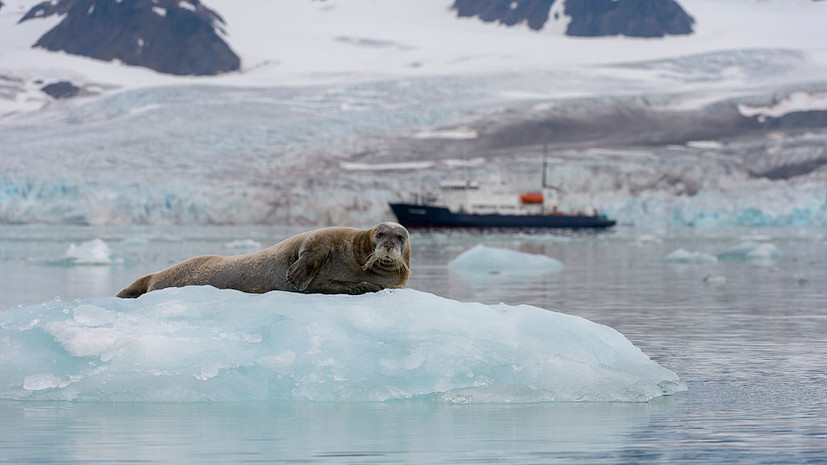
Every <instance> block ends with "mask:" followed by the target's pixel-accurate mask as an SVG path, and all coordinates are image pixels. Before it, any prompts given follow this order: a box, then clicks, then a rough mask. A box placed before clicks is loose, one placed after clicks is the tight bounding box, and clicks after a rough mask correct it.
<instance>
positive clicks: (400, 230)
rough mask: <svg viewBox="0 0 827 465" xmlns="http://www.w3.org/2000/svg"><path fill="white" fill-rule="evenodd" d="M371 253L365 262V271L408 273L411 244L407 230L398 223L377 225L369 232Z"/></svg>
mask: <svg viewBox="0 0 827 465" xmlns="http://www.w3.org/2000/svg"><path fill="white" fill-rule="evenodd" d="M370 242H371V244H372V246H373V247H372V249H373V250H372V252H371V254H370V255H369V256H368V258H367V261H366V262H365V266H364V268H365V270H367V269H370V268H373V269H377V268H378V269H381V270H386V271H397V270H401V269H404V270H406V271H408V272H410V269H411V268H410V267H411V265H410V263H411V242H410V238H409V237H408V230H407V229H405V227H404V226H402V225H401V224H399V223H392V222H385V223H379V224H377V225H376V226H374V227H373V228H371V230H370Z"/></svg>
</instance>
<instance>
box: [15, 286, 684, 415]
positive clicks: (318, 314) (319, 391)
mask: <svg viewBox="0 0 827 465" xmlns="http://www.w3.org/2000/svg"><path fill="white" fill-rule="evenodd" d="M685 389H686V387H685V384H684V383H683V382H682V381H681V380H679V379H678V376H677V375H676V374H675V373H674V372H672V371H670V370H668V369H666V368H663V367H662V366H660V365H658V364H657V363H656V362H654V361H652V360H650V359H649V357H647V356H646V354H644V353H643V352H642V351H641V350H640V349H638V348H637V347H635V346H634V345H633V344H632V343H631V342H630V341H629V340H628V339H626V338H625V337H624V336H623V335H622V334H620V333H619V332H617V331H615V330H614V329H612V328H609V327H607V326H603V325H599V324H596V323H593V322H591V321H588V320H586V319H583V318H580V317H575V316H569V315H565V314H562V313H557V312H553V311H548V310H544V309H541V308H537V307H532V306H527V305H520V306H508V305H504V304H500V305H484V304H480V303H473V302H465V303H463V302H457V301H453V300H449V299H445V298H442V297H439V296H436V295H433V294H429V293H425V292H421V291H417V290H414V289H404V290H386V291H381V292H378V293H374V294H366V295H363V296H342V295H332V296H328V295H303V294H295V293H287V292H279V291H276V292H271V293H268V294H263V295H253V294H244V293H241V292H238V291H232V290H218V289H215V288H211V287H187V288H173V289H165V290H162V291H156V292H151V293H149V294H146V295H144V296H142V297H141V298H139V299H135V300H129V299H126V300H123V299H118V298H114V297H103V298H93V299H83V300H76V301H71V302H65V301H61V300H54V301H50V302H44V303H42V304H38V305H33V306H25V307H23V306H21V307H16V308H12V309H9V310H7V311H4V312H0V399H14V400H27V401H46V400H51V401H54V400H61V401H107V402H109V401H117V402H247V401H314V402H316V401H319V402H383V401H392V400H400V399H426V400H431V401H434V402H443V403H527V402H551V401H558V402H575V401H577V402H604V401H606V402H608V401H611V402H646V401H649V400H651V399H654V398H656V397H659V396H664V395H671V394H673V393H676V392H679V391H682V390H685Z"/></svg>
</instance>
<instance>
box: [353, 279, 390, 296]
mask: <svg viewBox="0 0 827 465" xmlns="http://www.w3.org/2000/svg"><path fill="white" fill-rule="evenodd" d="M382 289H384V288H383V287H382V286H379V285H377V284H373V283H369V282H363V283H359V284H357V285H355V286H353V287H351V288H350V293H351V294H353V295H359V294H366V293H368V292H379V291H381V290H382Z"/></svg>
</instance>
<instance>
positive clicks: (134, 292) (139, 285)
mask: <svg viewBox="0 0 827 465" xmlns="http://www.w3.org/2000/svg"><path fill="white" fill-rule="evenodd" d="M150 279H152V275H151V274H149V275H146V276H144V277H143V278H138V279H137V280H135V282H134V283H132V284H130V285H129V286H127V287H125V288H124V289H123V290H122V291H121V292H118V293H117V294H116V295H115V297H120V298H122V299H136V298H138V297H140V296H142V295H144V294H146V293H147V292H148V291H149V280H150Z"/></svg>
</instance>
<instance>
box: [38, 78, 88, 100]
mask: <svg viewBox="0 0 827 465" xmlns="http://www.w3.org/2000/svg"><path fill="white" fill-rule="evenodd" d="M40 90H42V91H43V92H45V93H46V94H48V95H49V96H51V97H52V98H56V99H63V98H72V97H74V96H76V95H78V93H80V87H78V86H76V85H74V84H72V83H71V82H69V81H59V82H53V83H51V84H47V85H45V86H43V87H41V88H40Z"/></svg>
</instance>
